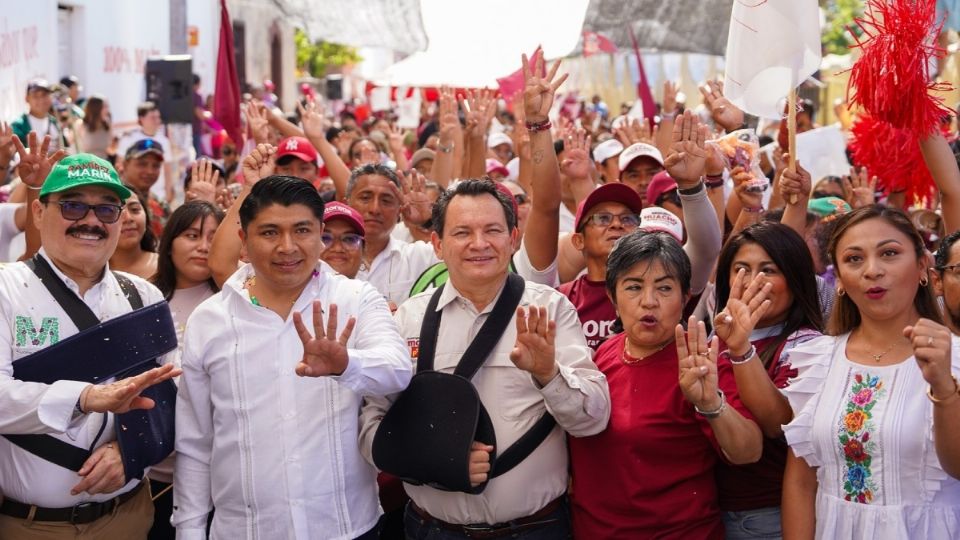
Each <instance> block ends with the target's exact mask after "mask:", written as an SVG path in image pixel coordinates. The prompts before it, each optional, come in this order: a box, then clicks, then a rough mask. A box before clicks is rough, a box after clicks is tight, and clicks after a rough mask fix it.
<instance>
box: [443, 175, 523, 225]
mask: <svg viewBox="0 0 960 540" xmlns="http://www.w3.org/2000/svg"><path fill="white" fill-rule="evenodd" d="M461 195H462V196H466V197H479V196H481V195H490V196H492V197H493V198H495V199H496V200H497V202H498V203H500V207H501V208H503V216H504V218H505V219H506V222H507V230H508V231H512V230H513V229H515V228H516V227H517V214H516V213H515V212H514V211H513V205H514V201H512V200H511V199H509V198H507V195H506V194H504V193H503V192H502V191H500V190H499V189H497V185H496V184H495V183H494V181H493V180H490V179H489V178H482V179H481V178H472V179H468V180H463V181H461V182H460V183H458V184H457V185H456V186H455V187H453V188H451V189H448V190H446V191H443V192H441V193H440V198H439V199H437V202H436V203H434V205H433V214H432V216H431V218H430V221H431V223H432V224H433V230H435V231H436V232H437V234H438V235H440V236H443V226H444V224H445V222H446V219H447V208H448V207H449V206H450V201H452V200H453V199H454V197H457V196H461Z"/></svg>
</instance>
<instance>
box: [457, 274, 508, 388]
mask: <svg viewBox="0 0 960 540" xmlns="http://www.w3.org/2000/svg"><path fill="white" fill-rule="evenodd" d="M524 287H525V285H524V281H523V278H522V277H520V276H518V275H516V274H507V282H506V283H505V284H504V286H503V292H502V293H500V298H499V299H498V300H497V303H496V304H495V305H494V306H493V310H491V311H490V315H489V316H488V317H487V320H486V321H484V323H483V326H481V327H480V331H479V332H477V336H476V337H474V338H473V341H471V342H470V346H468V347H467V350H466V351H464V353H463V357H461V358H460V363H458V364H457V369H456V370H455V371H454V374H455V375H460V376H461V377H464V378H466V379H472V378H473V376H474V375H475V374H476V373H477V370H479V369H480V366H482V365H483V362H484V361H485V360H486V359H487V356H489V355H490V352H491V351H493V349H494V348H495V347H496V346H497V343H499V342H500V338H501V337H503V333H504V332H505V331H506V329H507V327H508V326H509V325H510V322H511V321H513V316H514V311H516V309H517V306H519V305H520V299H521V298H522V297H523V289H524Z"/></svg>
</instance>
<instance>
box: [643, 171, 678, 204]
mask: <svg viewBox="0 0 960 540" xmlns="http://www.w3.org/2000/svg"><path fill="white" fill-rule="evenodd" d="M671 189H677V181H676V180H674V179H673V177H672V176H670V173H668V172H667V171H660V172H658V173H657V174H655V175H653V178H652V179H651V180H650V183H649V184H647V204H648V205H650V206H654V205H655V204H657V198H658V197H660V195H663V194H664V193H666V192H668V191H670V190H671Z"/></svg>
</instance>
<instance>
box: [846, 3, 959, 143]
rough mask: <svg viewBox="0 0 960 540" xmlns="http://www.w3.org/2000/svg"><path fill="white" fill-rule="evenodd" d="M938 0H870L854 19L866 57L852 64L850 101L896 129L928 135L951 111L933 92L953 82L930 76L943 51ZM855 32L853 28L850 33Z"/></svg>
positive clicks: (859, 45)
mask: <svg viewBox="0 0 960 540" xmlns="http://www.w3.org/2000/svg"><path fill="white" fill-rule="evenodd" d="M936 3H937V2H936V0H868V2H867V5H866V10H865V12H864V15H863V17H861V18H858V19H857V20H856V22H857V25H858V26H859V27H860V29H861V30H863V36H860V37H858V36H856V35H855V34H854V39H855V40H856V41H857V44H856V45H855V47H858V48H860V49H861V51H862V53H863V54H862V56H861V57H860V59H859V60H857V62H856V64H854V66H853V68H852V70H851V73H850V82H849V85H848V87H847V94H848V101H849V103H850V104H851V105H852V106H856V105H859V106H860V107H862V108H863V109H865V110H866V111H867V112H868V113H869V114H870V115H871V116H873V117H874V118H875V119H877V120H880V121H883V122H887V123H889V124H891V125H892V126H893V127H895V128H897V129H906V130H910V131H913V132H915V133H917V134H919V135H928V134H930V133H932V132H933V131H934V129H936V126H937V123H938V121H939V120H940V117H941V116H944V115H949V114H952V111H950V110H949V109H947V108H946V107H944V105H943V102H942V101H943V100H942V99H941V98H938V97H936V96H934V95H931V91H935V90H948V89H950V88H951V87H950V85H949V84H943V83H936V82H934V81H932V80H931V79H930V76H929V66H930V62H931V60H932V59H933V58H935V57H938V56H942V55H943V54H944V53H945V51H944V50H943V49H941V48H939V47H938V46H937V45H936V38H937V36H938V35H939V34H940V30H941V28H942V27H943V22H942V21H941V22H939V23H938V22H937V9H936ZM851 33H852V32H851Z"/></svg>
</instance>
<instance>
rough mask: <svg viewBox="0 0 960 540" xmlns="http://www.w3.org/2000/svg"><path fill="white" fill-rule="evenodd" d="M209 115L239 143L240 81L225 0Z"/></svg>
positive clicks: (221, 10) (221, 4) (225, 0)
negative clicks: (211, 113) (214, 84)
mask: <svg viewBox="0 0 960 540" xmlns="http://www.w3.org/2000/svg"><path fill="white" fill-rule="evenodd" d="M213 117H214V118H216V119H217V121H218V122H220V124H222V125H223V129H225V130H226V131H227V135H229V136H230V139H232V140H233V142H234V144H236V145H237V147H238V148H239V147H240V145H242V144H243V137H242V136H241V131H240V80H239V78H238V77H237V60H236V56H235V55H234V52H233V24H232V23H231V22H230V13H228V12H227V0H220V49H219V50H218V51H217V85H216V89H215V91H214V94H213Z"/></svg>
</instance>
